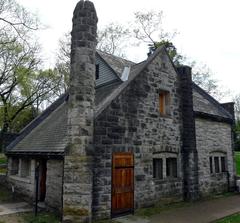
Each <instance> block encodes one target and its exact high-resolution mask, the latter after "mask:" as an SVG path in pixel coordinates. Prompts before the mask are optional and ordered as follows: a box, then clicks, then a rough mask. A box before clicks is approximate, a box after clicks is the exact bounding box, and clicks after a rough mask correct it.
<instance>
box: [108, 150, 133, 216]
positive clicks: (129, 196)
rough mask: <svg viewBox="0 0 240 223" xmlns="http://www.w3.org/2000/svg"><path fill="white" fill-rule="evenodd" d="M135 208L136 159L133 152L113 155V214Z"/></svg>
mask: <svg viewBox="0 0 240 223" xmlns="http://www.w3.org/2000/svg"><path fill="white" fill-rule="evenodd" d="M133 210H134V160H133V154H132V153H128V152H125V153H114V154H113V157H112V216H116V215H120V214H124V213H129V212H133Z"/></svg>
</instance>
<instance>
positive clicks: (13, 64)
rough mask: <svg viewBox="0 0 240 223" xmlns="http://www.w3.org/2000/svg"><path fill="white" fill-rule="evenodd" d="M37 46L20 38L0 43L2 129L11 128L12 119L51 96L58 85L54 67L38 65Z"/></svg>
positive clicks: (4, 131)
mask: <svg viewBox="0 0 240 223" xmlns="http://www.w3.org/2000/svg"><path fill="white" fill-rule="evenodd" d="M37 54H38V46H33V47H29V46H28V45H22V44H20V43H18V42H17V41H15V42H12V43H8V44H5V45H1V47H0V105H1V106H2V110H3V111H2V120H3V121H2V126H1V132H2V133H6V132H9V131H11V126H12V123H13V122H14V121H15V119H16V118H17V116H19V115H20V113H21V112H22V111H23V110H24V109H25V108H29V107H32V106H35V108H36V111H38V110H39V105H40V104H41V103H42V102H43V101H44V100H47V99H49V98H51V96H53V93H54V90H55V88H56V87H57V86H58V82H57V81H58V78H57V76H56V75H55V73H54V72H53V71H51V70H47V71H41V70H39V68H38V66H39V64H40V59H38V56H37Z"/></svg>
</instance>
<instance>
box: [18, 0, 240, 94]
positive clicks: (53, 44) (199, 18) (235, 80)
mask: <svg viewBox="0 0 240 223" xmlns="http://www.w3.org/2000/svg"><path fill="white" fill-rule="evenodd" d="M92 1H93V2H94V4H95V7H96V10H97V14H98V19H99V22H98V25H99V27H103V26H104V25H107V24H109V23H110V22H118V23H123V24H128V21H132V20H133V13H134V12H136V11H149V10H159V11H160V10H162V11H163V13H164V19H163V23H164V27H165V29H166V30H167V31H174V30H177V32H178V33H179V34H178V35H177V36H176V37H175V38H174V41H173V42H174V44H175V45H176V47H177V49H178V51H179V52H180V53H182V54H184V55H186V56H188V57H190V58H192V59H193V60H196V61H198V62H200V63H203V64H207V65H208V66H209V67H210V68H211V70H212V71H213V73H214V74H215V78H216V79H218V80H219V81H220V84H221V85H222V86H223V88H224V87H225V88H227V89H230V90H231V91H232V93H233V94H236V93H239V94H240V73H239V70H238V65H239V64H240V44H239V41H240V12H239V9H240V1H239V0H195V1H193V0H181V1H179V0H145V1H141V0H120V1H117V0H92ZM18 2H19V3H20V4H22V5H24V6H25V7H26V8H28V9H29V10H31V11H32V12H35V13H37V14H38V16H39V18H40V20H41V22H42V23H43V24H44V25H46V26H48V28H47V29H46V30H41V31H40V32H39V39H40V42H41V44H42V47H43V52H44V59H45V62H46V64H47V66H53V65H54V55H55V53H56V49H57V46H58V40H59V38H61V37H62V36H63V34H64V33H66V32H67V31H70V30H71V20H72V13H73V10H74V7H75V5H76V3H77V2H78V0H18ZM146 53H147V46H145V47H141V48H134V49H133V50H131V52H128V57H129V59H131V60H134V61H140V60H143V59H145V58H146Z"/></svg>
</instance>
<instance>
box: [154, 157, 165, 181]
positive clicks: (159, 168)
mask: <svg viewBox="0 0 240 223" xmlns="http://www.w3.org/2000/svg"><path fill="white" fill-rule="evenodd" d="M153 178H156V179H163V160H162V159H153Z"/></svg>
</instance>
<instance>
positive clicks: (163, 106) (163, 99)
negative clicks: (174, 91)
mask: <svg viewBox="0 0 240 223" xmlns="http://www.w3.org/2000/svg"><path fill="white" fill-rule="evenodd" d="M159 112H160V114H161V115H163V116H164V115H170V95H169V92H168V91H161V92H160V93H159Z"/></svg>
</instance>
